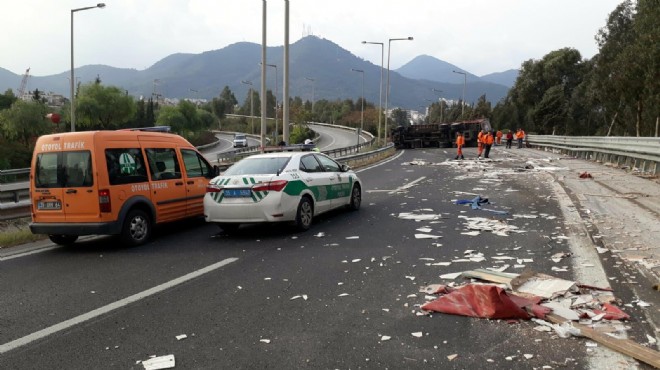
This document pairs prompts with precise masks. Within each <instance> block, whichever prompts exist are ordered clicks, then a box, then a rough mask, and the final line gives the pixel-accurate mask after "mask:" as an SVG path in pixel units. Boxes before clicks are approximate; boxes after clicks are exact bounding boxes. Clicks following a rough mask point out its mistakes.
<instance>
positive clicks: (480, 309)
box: [421, 284, 533, 320]
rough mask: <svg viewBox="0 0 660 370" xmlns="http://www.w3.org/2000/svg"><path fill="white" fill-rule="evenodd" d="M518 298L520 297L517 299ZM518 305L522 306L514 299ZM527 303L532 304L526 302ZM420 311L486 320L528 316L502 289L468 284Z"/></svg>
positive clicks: (426, 305)
mask: <svg viewBox="0 0 660 370" xmlns="http://www.w3.org/2000/svg"><path fill="white" fill-rule="evenodd" d="M517 298H520V297H517ZM516 301H518V302H519V304H523V303H522V302H521V301H520V300H518V299H516ZM527 303H533V302H531V301H526V302H525V303H524V305H525V306H526V305H528V304H527ZM421 308H422V310H426V311H436V312H442V313H448V314H452V315H462V316H470V317H480V318H487V319H524V320H528V319H529V318H530V316H529V315H528V314H527V312H526V311H525V310H524V309H523V308H522V307H521V306H519V305H518V304H516V302H514V301H513V300H512V299H511V297H509V296H508V295H507V294H506V292H505V291H504V289H502V288H500V287H497V286H495V285H478V284H469V285H465V286H463V287H460V288H457V289H455V290H452V291H451V292H450V293H449V294H445V295H443V296H441V297H439V298H438V299H436V300H435V301H431V302H428V303H426V304H424V305H423V306H422V307H421Z"/></svg>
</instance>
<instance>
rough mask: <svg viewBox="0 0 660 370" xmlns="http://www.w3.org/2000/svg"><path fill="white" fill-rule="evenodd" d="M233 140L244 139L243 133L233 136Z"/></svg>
mask: <svg viewBox="0 0 660 370" xmlns="http://www.w3.org/2000/svg"><path fill="white" fill-rule="evenodd" d="M234 140H245V135H236V136H234Z"/></svg>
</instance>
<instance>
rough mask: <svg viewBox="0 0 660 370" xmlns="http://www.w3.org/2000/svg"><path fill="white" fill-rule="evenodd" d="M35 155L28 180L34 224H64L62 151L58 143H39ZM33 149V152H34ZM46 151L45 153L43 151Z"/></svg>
mask: <svg viewBox="0 0 660 370" xmlns="http://www.w3.org/2000/svg"><path fill="white" fill-rule="evenodd" d="M41 144H42V145H41V147H39V146H38V147H37V148H36V149H40V148H41V152H38V153H35V156H34V159H33V160H34V163H33V165H32V175H31V177H32V178H31V179H30V188H31V190H32V191H31V193H30V198H31V199H32V213H33V221H34V222H48V223H56V222H64V221H65V216H64V208H63V207H62V204H63V203H64V200H63V196H62V194H63V193H64V192H63V190H64V189H62V188H63V178H64V171H63V168H62V151H61V145H58V144H60V143H41ZM36 149H35V151H36ZM44 150H46V151H44Z"/></svg>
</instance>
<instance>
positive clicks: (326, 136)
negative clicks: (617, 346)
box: [309, 124, 367, 151]
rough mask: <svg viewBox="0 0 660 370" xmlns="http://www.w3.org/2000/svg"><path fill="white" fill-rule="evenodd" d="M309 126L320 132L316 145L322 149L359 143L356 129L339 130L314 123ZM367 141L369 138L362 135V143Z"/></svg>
mask: <svg viewBox="0 0 660 370" xmlns="http://www.w3.org/2000/svg"><path fill="white" fill-rule="evenodd" d="M309 128H310V129H312V130H314V131H316V133H318V134H319V138H318V140H317V141H316V146H317V147H318V148H319V149H320V150H321V151H324V150H332V149H338V148H346V147H349V146H353V145H357V144H358V139H357V135H356V134H355V132H354V131H349V130H338V129H336V128H332V127H328V126H323V125H312V124H310V125H309ZM366 141H367V139H366V138H365V137H364V136H361V137H360V143H363V142H366Z"/></svg>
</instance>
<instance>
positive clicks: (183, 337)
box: [175, 334, 188, 340]
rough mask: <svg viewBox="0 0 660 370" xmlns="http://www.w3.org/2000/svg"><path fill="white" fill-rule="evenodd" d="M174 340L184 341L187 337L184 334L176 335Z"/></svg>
mask: <svg viewBox="0 0 660 370" xmlns="http://www.w3.org/2000/svg"><path fill="white" fill-rule="evenodd" d="M175 338H176V340H184V339H186V338H188V336H187V335H186V334H181V335H177V336H176V337H175Z"/></svg>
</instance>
